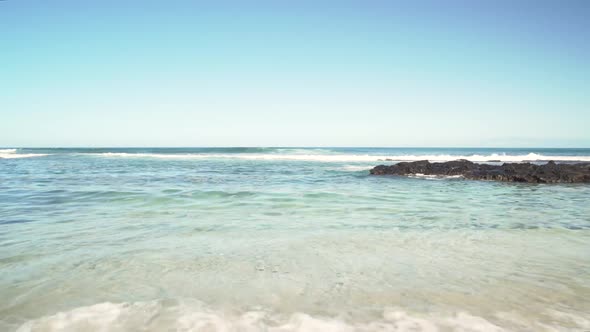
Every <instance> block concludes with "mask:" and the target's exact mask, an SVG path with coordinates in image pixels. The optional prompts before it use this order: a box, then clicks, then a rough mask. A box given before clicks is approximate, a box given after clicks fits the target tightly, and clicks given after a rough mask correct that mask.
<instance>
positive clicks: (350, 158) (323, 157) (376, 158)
mask: <svg viewBox="0 0 590 332" xmlns="http://www.w3.org/2000/svg"><path fill="white" fill-rule="evenodd" d="M91 155H95V156H100V157H109V158H116V157H123V158H160V159H242V160H269V161H275V160H276V161H280V160H287V161H289V160H290V161H317V162H380V161H391V162H401V161H417V160H429V161H433V162H444V161H451V160H457V159H465V160H469V161H472V162H484V163H485V162H544V161H550V160H553V161H557V162H583V161H587V162H590V156H559V155H541V154H536V153H529V154H523V155H508V154H496V153H494V154H490V155H450V154H437V155H392V156H387V155H355V154H302V153H295V154H293V153H285V154H278V153H272V154H271V153H268V154H266V153H265V154H259V153H249V154H242V153H233V154H215V153H199V154H190V153H186V154H166V153H123V152H121V153H119V152H106V153H100V154H91Z"/></svg>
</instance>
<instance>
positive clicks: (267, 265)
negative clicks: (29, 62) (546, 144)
mask: <svg viewBox="0 0 590 332" xmlns="http://www.w3.org/2000/svg"><path fill="white" fill-rule="evenodd" d="M423 159H428V160H431V161H446V160H454V159H468V160H471V161H474V162H488V163H502V162H522V161H529V162H536V163H542V162H546V161H548V160H555V161H557V162H577V161H590V149H485V148H479V149H474V148H465V149H448V148H96V149H85V148H76V149H66V148H63V149H42V148H40V149H24V148H23V149H9V148H3V149H0V331H19V332H25V331H276V332H279V331H280V332H284V331H589V330H590V185H588V184H549V185H547V184H522V183H501V182H487V181H470V180H464V179H461V178H460V177H459V178H458V177H453V178H437V177H420V176H415V177H394V176H371V175H369V169H370V168H372V167H373V166H376V165H378V164H391V163H395V162H399V161H411V160H423Z"/></svg>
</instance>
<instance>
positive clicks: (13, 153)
mask: <svg viewBox="0 0 590 332" xmlns="http://www.w3.org/2000/svg"><path fill="white" fill-rule="evenodd" d="M46 155H47V154H43V153H18V150H17V149H0V159H18V158H31V157H43V156H46Z"/></svg>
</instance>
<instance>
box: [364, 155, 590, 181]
mask: <svg viewBox="0 0 590 332" xmlns="http://www.w3.org/2000/svg"><path fill="white" fill-rule="evenodd" d="M371 174H372V175H416V174H423V175H435V176H457V175H460V176H463V177H464V178H466V179H470V180H493V181H506V182H530V183H578V182H586V183H590V163H579V164H557V163H555V162H553V161H550V162H548V163H547V164H543V165H536V164H531V163H504V164H502V165H489V164H476V163H473V162H471V161H468V160H463V159H461V160H454V161H448V162H444V163H431V162H429V161H428V160H421V161H414V162H401V163H398V164H394V165H379V166H376V167H374V168H373V169H372V170H371Z"/></svg>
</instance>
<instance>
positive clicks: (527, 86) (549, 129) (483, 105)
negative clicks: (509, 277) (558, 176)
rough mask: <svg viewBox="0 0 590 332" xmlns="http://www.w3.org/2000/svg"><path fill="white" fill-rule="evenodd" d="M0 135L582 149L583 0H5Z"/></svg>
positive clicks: (585, 137)
mask: <svg viewBox="0 0 590 332" xmlns="http://www.w3.org/2000/svg"><path fill="white" fill-rule="evenodd" d="M0 146H4V147H18V146H523V147H524V146H539V147H590V1H585V0H580V1H575V0H570V1H557V0H555V1H541V0H539V1H525V0H523V1H502V0H501V1H467V0H465V1H453V0H451V1H403V2H402V1H373V0H365V1H360V0H359V1H342V0H339V1H332V0H327V1H305V0H304V1H278V0H277V1H174V0H171V1H146V0H144V1H134V0H130V1H115V0H102V1H92V2H90V1H74V0H68V1H66V0H55V1H41V0H39V1H33V0H7V1H0Z"/></svg>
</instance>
